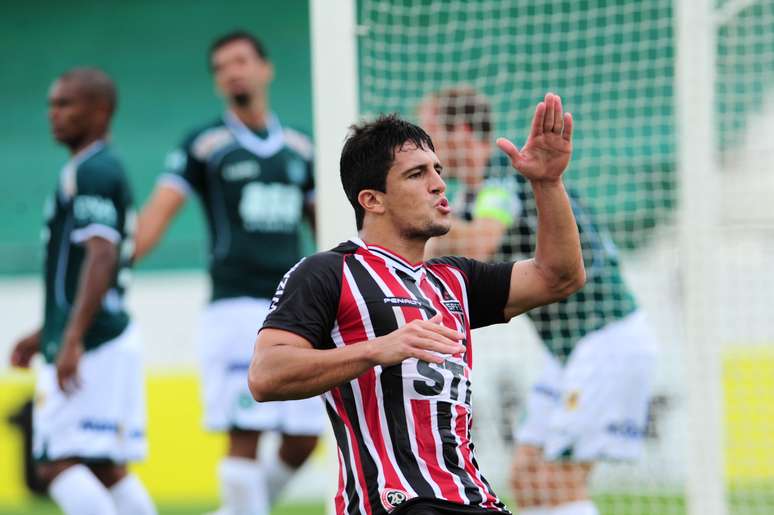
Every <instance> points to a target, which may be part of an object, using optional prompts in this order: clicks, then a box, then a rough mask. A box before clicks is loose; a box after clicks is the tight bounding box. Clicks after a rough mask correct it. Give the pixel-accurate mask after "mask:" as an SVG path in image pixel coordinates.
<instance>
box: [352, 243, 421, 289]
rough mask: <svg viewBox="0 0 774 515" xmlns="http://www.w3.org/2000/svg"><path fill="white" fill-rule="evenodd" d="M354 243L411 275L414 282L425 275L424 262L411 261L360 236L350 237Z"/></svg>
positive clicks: (387, 263)
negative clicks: (371, 243)
mask: <svg viewBox="0 0 774 515" xmlns="http://www.w3.org/2000/svg"><path fill="white" fill-rule="evenodd" d="M350 241H351V242H352V243H354V244H355V245H357V246H358V247H360V248H362V249H364V250H366V251H367V252H368V253H369V254H371V255H372V256H374V257H377V258H379V259H381V260H382V261H384V263H385V264H386V265H387V266H389V267H390V268H394V269H395V270H400V271H401V272H403V273H405V274H407V275H408V276H409V277H411V278H412V279H413V280H414V282H419V281H420V280H421V279H422V277H424V275H425V266H424V263H411V262H410V261H408V260H407V259H404V258H402V257H401V256H399V255H398V254H396V253H394V252H392V251H391V250H388V249H386V248H384V247H380V246H379V245H369V244H367V243H366V242H364V241H363V240H361V239H360V238H352V239H350Z"/></svg>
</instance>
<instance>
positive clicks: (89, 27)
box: [0, 0, 312, 275]
mask: <svg viewBox="0 0 774 515" xmlns="http://www.w3.org/2000/svg"><path fill="white" fill-rule="evenodd" d="M236 28H244V29H247V30H250V31H252V32H254V33H255V34H257V35H258V36H259V37H260V38H261V39H262V40H263V41H264V43H265V45H266V46H267V48H268V51H269V55H270V58H271V59H272V61H273V62H274V65H275V68H276V80H275V81H274V84H273V87H272V92H271V94H272V96H271V102H272V106H273V108H274V109H275V111H276V112H277V113H278V115H279V116H280V117H281V119H282V120H283V122H284V123H286V124H289V125H292V126H294V127H297V128H299V129H301V130H302V131H305V132H308V133H310V132H311V129H312V111H311V91H310V51H309V8H308V1H307V0H287V1H285V2H281V3H275V2H255V1H249V0H233V1H229V2H227V3H224V2H218V1H213V0H205V1H201V2H184V1H180V0H174V1H168V2H161V3H159V2H151V1H149V0H138V1H133V2H121V1H117V0H108V1H103V2H96V1H91V0H73V1H70V2H54V1H52V0H42V1H39V2H33V3H23V2H22V3H18V2H17V3H13V4H9V5H6V6H4V8H3V15H2V16H0V66H2V70H3V80H2V81H0V98H2V99H3V123H2V124H0V142H2V157H1V158H0V162H1V163H2V173H0V191H1V192H3V200H2V202H0V220H3V221H4V223H0V274H4V275H13V274H19V273H37V272H38V270H39V269H40V262H41V246H40V243H39V242H40V239H39V234H40V227H41V223H42V209H43V201H44V199H45V197H46V195H48V194H49V193H50V192H51V191H52V190H53V188H54V185H55V183H56V177H57V174H58V171H59V170H60V169H61V167H62V165H63V164H64V162H65V160H66V159H67V155H66V152H65V151H64V149H63V148H61V147H59V146H57V145H56V144H55V142H54V141H53V140H52V138H51V136H50V133H49V129H48V122H47V119H46V95H47V93H48V88H49V86H50V84H51V82H52V81H53V80H54V79H55V78H56V76H57V75H59V74H61V73H62V72H64V71H65V70H67V69H68V68H71V67H73V66H78V65H90V66H98V67H101V68H103V69H104V70H106V71H107V72H108V73H109V74H110V75H111V76H112V77H113V78H114V79H115V81H116V83H117V85H118V90H119V106H118V111H117V113H116V116H115V119H114V125H113V140H114V142H115V146H116V148H117V150H118V153H119V155H121V156H122V157H123V158H124V164H125V165H126V167H127V169H128V172H129V175H130V180H131V181H132V184H133V188H134V193H135V201H136V203H137V204H140V203H141V202H143V201H144V200H145V199H146V198H147V196H148V194H149V192H150V190H151V188H152V187H153V185H154V182H155V178H156V177H157V175H158V174H159V172H161V170H162V166H163V163H164V158H165V156H166V154H167V153H168V152H169V151H171V150H172V149H173V148H174V147H175V146H176V145H177V144H179V142H180V141H181V140H182V138H183V137H184V135H185V133H186V132H187V131H190V130H191V129H193V128H195V127H197V126H200V125H203V124H205V123H207V122H208V121H210V120H213V119H215V118H217V117H218V116H219V114H220V113H221V111H222V105H221V102H220V100H219V99H218V98H217V96H216V95H215V93H214V87H213V85H212V78H211V75H210V73H209V70H208V66H207V49H208V47H209V45H210V43H211V41H212V39H214V38H215V37H217V36H218V35H220V34H222V33H224V32H227V31H230V30H233V29H236ZM76 36H77V37H76ZM199 211H200V209H199V206H198V205H195V203H194V202H190V203H189V205H187V206H186V207H185V208H184V210H183V212H182V213H181V216H179V217H178V218H177V219H176V220H175V222H174V224H173V225H172V227H171V230H170V232H169V234H168V235H167V237H166V238H165V239H164V241H163V243H162V244H161V246H160V247H159V248H158V249H157V250H156V252H154V254H153V255H152V256H150V257H149V258H148V260H147V261H146V262H144V263H143V264H142V265H141V266H142V268H144V269H145V268H147V269H156V268H190V267H195V266H200V265H201V264H202V263H203V262H204V244H203V240H204V237H205V236H204V235H205V231H204V230H203V225H202V217H201V214H200V212H199ZM11 221H12V223H10V222H11Z"/></svg>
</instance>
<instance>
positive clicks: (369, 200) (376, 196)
mask: <svg viewBox="0 0 774 515" xmlns="http://www.w3.org/2000/svg"><path fill="white" fill-rule="evenodd" d="M357 201H358V203H359V204H360V205H361V206H362V208H363V209H364V210H365V212H366V213H373V214H375V215H381V214H384V193H383V192H381V191H376V190H360V193H358V194H357Z"/></svg>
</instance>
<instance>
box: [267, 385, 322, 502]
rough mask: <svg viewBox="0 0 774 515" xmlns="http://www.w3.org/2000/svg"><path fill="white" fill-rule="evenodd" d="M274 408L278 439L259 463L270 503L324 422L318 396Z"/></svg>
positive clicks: (308, 452) (311, 448)
mask: <svg viewBox="0 0 774 515" xmlns="http://www.w3.org/2000/svg"><path fill="white" fill-rule="evenodd" d="M277 408H278V411H279V417H280V431H281V433H282V441H281V443H280V446H279V449H278V450H277V452H276V453H274V454H271V455H269V456H268V457H267V458H266V460H265V461H264V462H263V469H264V471H265V473H266V482H267V484H268V487H269V497H270V501H271V504H272V505H273V504H274V503H275V502H276V501H277V499H278V498H279V496H280V494H281V493H282V491H283V489H284V488H285V486H286V485H287V483H288V482H289V481H290V480H291V478H292V477H293V475H294V474H295V473H296V472H298V470H299V469H300V468H301V466H302V465H303V464H304V463H305V462H306V460H307V459H308V458H309V456H311V455H312V452H313V451H314V449H315V447H316V446H317V442H318V440H319V435H320V434H321V433H322V432H323V430H324V429H325V425H326V423H327V419H326V415H325V410H324V408H323V403H322V401H321V400H320V398H319V397H313V398H311V399H301V400H295V401H286V402H282V403H279V404H278V405H277Z"/></svg>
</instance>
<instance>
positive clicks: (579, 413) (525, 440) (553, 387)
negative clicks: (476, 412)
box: [516, 311, 657, 462]
mask: <svg viewBox="0 0 774 515" xmlns="http://www.w3.org/2000/svg"><path fill="white" fill-rule="evenodd" d="M656 349H657V347H656V344H655V340H654V337H653V335H652V332H651V329H650V328H649V326H648V324H647V321H646V317H645V315H644V314H643V313H642V312H640V311H636V312H634V313H632V314H630V315H628V316H626V317H624V318H623V319H621V320H618V321H616V322H613V323H611V324H608V325H607V326H605V327H603V328H602V329H599V330H597V331H595V332H593V333H589V334H587V335H586V336H584V337H583V338H582V339H581V340H580V341H579V342H578V344H577V345H576V347H575V349H574V350H573V351H572V353H571V354H570V357H569V359H568V361H567V363H566V364H565V365H564V366H562V364H561V363H560V362H559V360H557V359H556V357H554V356H553V355H551V354H549V353H548V351H545V350H544V354H545V366H544V368H543V371H542V372H541V374H540V375H539V376H538V379H537V381H536V382H535V384H534V385H533V386H532V388H531V389H530V392H529V395H528V398H527V413H526V418H525V420H524V422H523V424H522V425H521V427H520V428H519V429H518V431H517V434H516V440H517V443H518V444H520V445H531V446H535V447H541V448H542V449H543V454H544V456H545V457H546V458H547V459H549V460H555V459H558V458H561V457H568V458H569V459H571V460H572V461H576V462H592V461H598V460H615V461H618V460H634V459H636V458H637V457H638V456H639V454H640V452H641V450H642V446H643V440H644V436H645V429H646V426H647V417H648V403H649V400H650V394H651V385H652V382H653V374H654V368H655V363H656Z"/></svg>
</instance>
